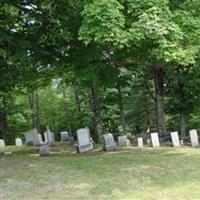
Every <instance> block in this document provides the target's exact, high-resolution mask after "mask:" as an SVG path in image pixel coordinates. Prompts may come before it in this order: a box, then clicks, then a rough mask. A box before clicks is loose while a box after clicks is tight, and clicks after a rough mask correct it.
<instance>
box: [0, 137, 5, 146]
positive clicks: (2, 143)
mask: <svg viewBox="0 0 200 200" xmlns="http://www.w3.org/2000/svg"><path fill="white" fill-rule="evenodd" d="M0 147H5V142H4V140H3V139H0Z"/></svg>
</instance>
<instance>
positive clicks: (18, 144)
mask: <svg viewBox="0 0 200 200" xmlns="http://www.w3.org/2000/svg"><path fill="white" fill-rule="evenodd" d="M15 145H16V146H23V143H22V139H21V138H16V139H15Z"/></svg>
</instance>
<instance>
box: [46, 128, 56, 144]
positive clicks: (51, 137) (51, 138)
mask: <svg viewBox="0 0 200 200" xmlns="http://www.w3.org/2000/svg"><path fill="white" fill-rule="evenodd" d="M46 135H47V144H48V145H49V146H53V145H54V143H55V138H54V133H53V132H51V130H50V128H49V126H47V131H46Z"/></svg>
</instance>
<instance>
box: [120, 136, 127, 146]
mask: <svg viewBox="0 0 200 200" xmlns="http://www.w3.org/2000/svg"><path fill="white" fill-rule="evenodd" d="M126 139H127V136H126V135H122V136H118V145H119V146H126Z"/></svg>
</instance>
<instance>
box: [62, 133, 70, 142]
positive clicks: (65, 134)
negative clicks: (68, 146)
mask: <svg viewBox="0 0 200 200" xmlns="http://www.w3.org/2000/svg"><path fill="white" fill-rule="evenodd" d="M60 138H61V141H62V142H64V141H67V140H68V138H69V133H68V131H62V132H60Z"/></svg>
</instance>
